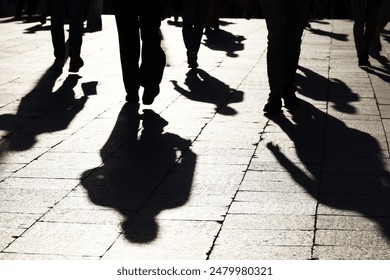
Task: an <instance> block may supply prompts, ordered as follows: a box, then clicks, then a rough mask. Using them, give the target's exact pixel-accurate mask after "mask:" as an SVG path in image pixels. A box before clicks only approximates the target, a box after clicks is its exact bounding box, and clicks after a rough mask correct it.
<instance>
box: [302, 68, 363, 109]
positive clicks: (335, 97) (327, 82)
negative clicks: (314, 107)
mask: <svg viewBox="0 0 390 280" xmlns="http://www.w3.org/2000/svg"><path fill="white" fill-rule="evenodd" d="M298 70H299V72H298V74H297V81H298V84H299V85H300V88H299V93H300V94H301V95H303V96H306V97H308V98H310V99H313V100H317V101H329V102H330V103H331V106H332V107H333V108H334V109H335V110H337V111H339V112H344V113H348V114H354V113H356V108H355V107H354V106H353V104H352V103H353V102H357V101H359V100H360V98H359V95H358V94H357V93H356V92H353V91H352V90H351V89H350V88H349V87H348V86H347V85H346V84H345V83H344V82H343V81H342V80H340V79H335V78H332V79H328V78H326V77H324V76H321V75H319V74H318V73H316V72H314V71H313V70H310V69H308V68H306V67H303V66H298ZM328 90H330V92H331V93H332V94H331V95H329V94H328Z"/></svg>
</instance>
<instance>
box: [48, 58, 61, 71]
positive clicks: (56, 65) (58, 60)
mask: <svg viewBox="0 0 390 280" xmlns="http://www.w3.org/2000/svg"><path fill="white" fill-rule="evenodd" d="M63 67H64V60H63V59H61V58H56V59H55V60H54V63H53V65H52V66H51V67H50V69H51V70H53V71H62V68H63Z"/></svg>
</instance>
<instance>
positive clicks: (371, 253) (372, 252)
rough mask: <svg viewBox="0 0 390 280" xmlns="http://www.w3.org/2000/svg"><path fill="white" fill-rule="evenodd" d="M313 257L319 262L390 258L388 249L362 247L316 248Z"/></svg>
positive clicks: (385, 259)
mask: <svg viewBox="0 0 390 280" xmlns="http://www.w3.org/2000/svg"><path fill="white" fill-rule="evenodd" d="M313 256H314V258H315V259H319V260H348V261H350V260H352V261H353V260H369V261H375V260H384V261H387V260H389V258H390V254H389V249H388V248H380V247H374V248H370V247H362V246H354V247H352V246H315V247H314V252H313Z"/></svg>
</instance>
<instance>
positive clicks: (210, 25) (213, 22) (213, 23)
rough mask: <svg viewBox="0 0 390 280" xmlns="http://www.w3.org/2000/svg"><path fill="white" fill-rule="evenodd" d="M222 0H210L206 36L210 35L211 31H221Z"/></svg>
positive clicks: (206, 20)
mask: <svg viewBox="0 0 390 280" xmlns="http://www.w3.org/2000/svg"><path fill="white" fill-rule="evenodd" d="M221 6H222V1H221V0H210V1H209V8H208V11H207V16H206V19H205V24H204V25H205V29H206V30H205V34H210V32H211V31H214V32H218V31H219V18H220V16H221Z"/></svg>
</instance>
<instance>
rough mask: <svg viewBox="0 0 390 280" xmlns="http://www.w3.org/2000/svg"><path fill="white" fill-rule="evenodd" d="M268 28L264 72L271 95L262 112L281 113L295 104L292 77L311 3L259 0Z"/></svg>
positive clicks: (296, 65)
mask: <svg viewBox="0 0 390 280" xmlns="http://www.w3.org/2000/svg"><path fill="white" fill-rule="evenodd" d="M261 3H262V10H263V14H264V17H265V21H266V24H267V29H268V50H267V70H268V82H269V87H270V94H269V97H268V101H267V103H266V105H265V106H264V112H265V113H280V112H281V108H282V98H283V100H284V105H285V106H286V107H294V106H297V105H298V98H297V97H296V95H295V91H296V83H295V74H296V71H297V67H298V61H299V56H300V51H301V41H302V40H301V37H302V32H303V29H304V26H305V24H306V17H307V12H308V8H309V5H310V0H300V1H291V0H262V1H261Z"/></svg>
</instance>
